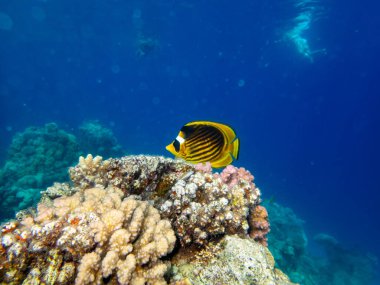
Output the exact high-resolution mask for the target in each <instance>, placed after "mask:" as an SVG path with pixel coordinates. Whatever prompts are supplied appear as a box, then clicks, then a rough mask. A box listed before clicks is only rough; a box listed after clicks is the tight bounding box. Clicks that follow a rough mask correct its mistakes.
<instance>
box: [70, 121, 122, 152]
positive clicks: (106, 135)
mask: <svg viewBox="0 0 380 285" xmlns="http://www.w3.org/2000/svg"><path fill="white" fill-rule="evenodd" d="M77 138H78V143H79V145H80V150H81V152H82V153H83V154H85V155H87V154H88V153H92V154H96V155H100V156H103V157H107V158H108V157H118V156H121V155H123V154H124V151H123V149H122V147H121V145H120V144H119V143H118V141H117V139H116V137H115V135H114V134H113V132H112V130H111V129H108V128H106V127H105V126H104V125H102V124H101V123H100V122H99V121H86V122H84V123H82V124H81V125H80V126H79V129H78V135H77Z"/></svg>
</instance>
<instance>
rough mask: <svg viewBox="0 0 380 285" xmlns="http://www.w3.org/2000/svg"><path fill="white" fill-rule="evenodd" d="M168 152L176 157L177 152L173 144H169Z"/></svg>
mask: <svg viewBox="0 0 380 285" xmlns="http://www.w3.org/2000/svg"><path fill="white" fill-rule="evenodd" d="M166 150H167V151H169V152H170V153H171V154H174V155H176V153H175V150H174V147H173V143H171V144H168V145H167V146H166Z"/></svg>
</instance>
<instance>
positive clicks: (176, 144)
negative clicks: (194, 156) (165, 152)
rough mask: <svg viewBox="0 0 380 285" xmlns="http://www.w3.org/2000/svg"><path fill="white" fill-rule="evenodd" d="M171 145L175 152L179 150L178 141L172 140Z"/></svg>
mask: <svg viewBox="0 0 380 285" xmlns="http://www.w3.org/2000/svg"><path fill="white" fill-rule="evenodd" d="M173 146H174V149H175V151H176V152H179V141H177V140H175V141H174V142H173Z"/></svg>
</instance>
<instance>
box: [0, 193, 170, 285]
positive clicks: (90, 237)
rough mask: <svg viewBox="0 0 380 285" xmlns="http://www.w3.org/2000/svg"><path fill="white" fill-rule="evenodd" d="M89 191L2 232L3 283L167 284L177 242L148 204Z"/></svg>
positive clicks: (42, 209)
mask: <svg viewBox="0 0 380 285" xmlns="http://www.w3.org/2000/svg"><path fill="white" fill-rule="evenodd" d="M123 198H124V194H123V192H122V191H121V190H120V189H117V188H114V187H110V188H107V189H101V188H89V189H86V190H84V191H79V192H77V193H75V194H74V195H72V196H69V197H60V198H56V199H55V200H53V203H52V204H44V203H43V202H41V203H40V204H39V205H38V211H37V214H36V216H34V217H32V216H29V217H25V218H24V219H23V220H22V221H21V222H11V223H9V224H8V225H7V227H4V228H3V232H2V234H1V236H0V238H1V248H0V279H1V280H3V281H4V282H13V284H21V283H22V282H23V281H26V280H27V281H28V282H29V283H28V284H31V283H33V282H36V283H35V284H40V283H46V284H54V283H59V284H72V283H74V282H75V284H102V283H104V280H107V282H111V283H113V282H116V283H118V284H135V283H134V282H136V284H137V283H138V282H140V283H138V284H145V283H148V284H153V283H155V284H166V281H165V279H164V278H163V276H164V274H165V272H166V271H167V268H168V263H167V262H163V261H162V260H161V258H162V257H163V256H165V255H167V254H168V253H170V252H171V251H172V250H173V248H174V245H175V241H176V237H175V234H174V231H173V230H172V228H171V225H170V223H169V221H168V220H162V219H161V217H160V214H159V212H158V210H156V209H155V208H154V207H153V206H151V205H149V204H148V202H145V201H138V200H135V199H133V198H132V197H127V198H124V199H123ZM38 282H39V283H38Z"/></svg>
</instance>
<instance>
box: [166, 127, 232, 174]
mask: <svg viewBox="0 0 380 285" xmlns="http://www.w3.org/2000/svg"><path fill="white" fill-rule="evenodd" d="M166 149H167V150H168V151H170V152H171V153H172V154H174V155H175V156H176V157H180V158H183V159H184V160H186V161H188V162H191V163H199V162H210V163H211V166H212V167H215V168H219V167H224V166H227V165H228V164H230V163H231V162H232V161H233V160H234V159H238V156H239V139H238V138H237V137H236V134H235V132H234V130H233V129H232V128H231V127H229V126H227V125H224V124H220V123H215V122H208V121H195V122H190V123H187V124H186V125H184V126H183V127H182V128H181V130H180V132H179V134H178V136H177V137H176V139H175V140H174V141H173V142H172V143H171V144H169V145H168V146H166Z"/></svg>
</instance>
